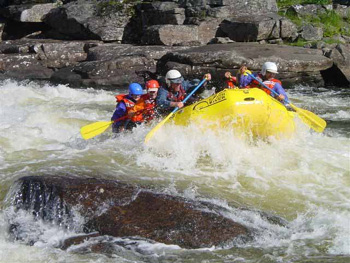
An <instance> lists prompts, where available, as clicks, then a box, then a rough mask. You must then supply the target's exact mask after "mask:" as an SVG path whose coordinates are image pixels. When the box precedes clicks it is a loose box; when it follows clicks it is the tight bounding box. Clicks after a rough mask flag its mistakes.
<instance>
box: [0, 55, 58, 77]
mask: <svg viewBox="0 0 350 263" xmlns="http://www.w3.org/2000/svg"><path fill="white" fill-rule="evenodd" d="M0 72H3V73H2V74H0V77H1V78H2V79H4V78H16V79H22V80H24V79H49V78H50V77H51V75H52V73H53V70H52V69H49V68H47V67H46V66H44V65H42V64H41V63H40V62H39V61H38V60H37V59H36V56H35V55H34V54H9V55H7V54H6V55H5V54H0Z"/></svg>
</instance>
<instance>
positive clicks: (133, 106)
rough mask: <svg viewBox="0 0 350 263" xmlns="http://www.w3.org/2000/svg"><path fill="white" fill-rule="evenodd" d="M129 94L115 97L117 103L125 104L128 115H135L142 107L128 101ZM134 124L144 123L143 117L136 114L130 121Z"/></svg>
mask: <svg viewBox="0 0 350 263" xmlns="http://www.w3.org/2000/svg"><path fill="white" fill-rule="evenodd" d="M127 96H128V94H121V95H117V96H115V98H116V100H117V103H119V102H121V101H123V102H124V103H125V107H126V114H127V115H128V114H129V113H135V112H138V111H140V110H139V108H140V106H138V107H136V106H137V103H135V102H134V101H132V100H130V99H128V97H127ZM130 120H131V121H132V122H142V121H143V117H142V114H135V115H134V116H133V117H131V119H130Z"/></svg>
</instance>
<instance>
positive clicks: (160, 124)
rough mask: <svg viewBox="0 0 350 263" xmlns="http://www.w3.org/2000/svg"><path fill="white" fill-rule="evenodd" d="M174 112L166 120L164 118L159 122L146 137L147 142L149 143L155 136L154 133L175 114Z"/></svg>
mask: <svg viewBox="0 0 350 263" xmlns="http://www.w3.org/2000/svg"><path fill="white" fill-rule="evenodd" d="M173 114H174V113H173V112H172V113H170V114H169V115H168V116H167V117H166V118H165V119H164V120H162V121H161V122H160V123H158V124H157V126H156V127H154V128H153V129H152V130H151V131H150V132H149V133H148V134H147V135H146V138H145V143H148V141H149V140H150V139H151V138H152V137H153V135H154V134H155V133H156V132H157V131H158V130H159V129H160V127H162V126H163V125H164V123H166V122H167V121H168V120H169V119H170V117H171V116H173Z"/></svg>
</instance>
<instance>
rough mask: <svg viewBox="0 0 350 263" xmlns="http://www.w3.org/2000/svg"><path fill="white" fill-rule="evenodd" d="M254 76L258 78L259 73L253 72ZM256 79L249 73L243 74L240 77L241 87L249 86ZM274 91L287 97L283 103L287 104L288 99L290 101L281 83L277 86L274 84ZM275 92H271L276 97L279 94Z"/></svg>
mask: <svg viewBox="0 0 350 263" xmlns="http://www.w3.org/2000/svg"><path fill="white" fill-rule="evenodd" d="M253 75H254V77H256V78H258V77H259V75H258V74H257V73H253ZM253 80H254V79H253V78H252V77H251V76H249V75H241V76H240V79H239V87H240V88H243V87H246V86H248V85H249V84H250V83H251V82H252V81H253ZM272 90H273V91H274V92H276V93H277V94H278V95H280V94H282V95H283V96H284V97H285V100H284V101H283V102H282V103H283V104H287V103H286V100H287V101H288V100H289V99H288V95H287V93H286V91H285V90H284V88H283V87H282V86H281V84H279V83H276V84H275V86H273V89H272ZM274 92H271V96H272V97H274V98H276V97H277V96H278V95H276V94H275V93H274Z"/></svg>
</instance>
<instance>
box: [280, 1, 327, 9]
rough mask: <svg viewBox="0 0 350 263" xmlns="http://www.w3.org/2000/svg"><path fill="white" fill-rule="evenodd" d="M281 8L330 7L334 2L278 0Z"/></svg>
mask: <svg viewBox="0 0 350 263" xmlns="http://www.w3.org/2000/svg"><path fill="white" fill-rule="evenodd" d="M276 2H277V5H278V7H279V8H284V7H289V6H291V5H307V4H315V5H328V4H331V3H332V0H277V1H276Z"/></svg>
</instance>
